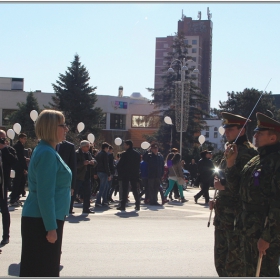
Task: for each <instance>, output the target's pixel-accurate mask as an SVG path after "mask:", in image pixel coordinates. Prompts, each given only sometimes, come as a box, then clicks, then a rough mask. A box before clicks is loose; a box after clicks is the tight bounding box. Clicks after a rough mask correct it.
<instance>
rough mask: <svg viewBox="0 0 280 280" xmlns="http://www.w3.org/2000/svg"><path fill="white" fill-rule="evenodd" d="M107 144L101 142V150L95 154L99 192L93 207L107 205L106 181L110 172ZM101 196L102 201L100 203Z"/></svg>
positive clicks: (108, 179) (109, 178)
mask: <svg viewBox="0 0 280 280" xmlns="http://www.w3.org/2000/svg"><path fill="white" fill-rule="evenodd" d="M109 146H110V145H109V144H108V143H107V142H103V143H102V146H101V148H102V150H101V151H100V152H99V153H98V154H97V155H96V158H95V159H96V161H97V166H96V168H95V172H96V173H97V174H96V175H97V176H98V178H99V180H100V186H99V192H98V195H97V198H96V201H95V207H101V206H108V200H107V193H108V187H109V185H108V181H110V180H111V172H110V168H109V159H108V150H109ZM101 198H102V203H101Z"/></svg>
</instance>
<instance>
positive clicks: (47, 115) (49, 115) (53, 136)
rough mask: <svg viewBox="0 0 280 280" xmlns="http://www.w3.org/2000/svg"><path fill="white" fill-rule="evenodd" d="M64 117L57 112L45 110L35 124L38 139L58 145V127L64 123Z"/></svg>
mask: <svg viewBox="0 0 280 280" xmlns="http://www.w3.org/2000/svg"><path fill="white" fill-rule="evenodd" d="M64 121H65V118H64V115H63V114H62V113H61V112H60V111H56V110H43V111H42V112H41V113H40V115H39V116H38V118H37V120H36V123H35V133H36V136H37V138H39V139H42V140H44V141H46V142H48V143H54V144H56V143H58V142H59V139H58V137H57V127H58V125H59V124H62V123H64Z"/></svg>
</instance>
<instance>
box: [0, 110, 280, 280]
mask: <svg viewBox="0 0 280 280" xmlns="http://www.w3.org/2000/svg"><path fill="white" fill-rule="evenodd" d="M222 116H223V119H224V125H223V127H224V128H225V137H226V139H227V141H228V142H227V143H226V145H227V149H226V151H225V153H224V157H223V158H222V160H221V162H220V164H219V172H218V173H217V171H216V170H215V166H214V164H213V162H212V152H211V151H208V150H204V151H202V152H201V154H200V155H201V159H200V160H199V161H198V163H196V162H195V160H194V159H192V161H191V163H190V164H189V165H188V166H186V164H185V162H184V160H182V157H181V155H180V154H179V152H178V150H177V149H176V148H173V149H171V151H170V153H169V154H168V155H167V156H166V158H164V157H163V155H162V154H161V153H160V152H159V145H158V144H157V143H151V145H150V147H149V148H148V149H147V150H146V151H145V152H144V153H143V154H142V155H141V154H140V153H139V152H138V151H137V150H135V149H134V148H133V142H132V141H131V140H125V141H124V142H123V149H124V151H122V152H118V153H117V154H116V156H115V157H114V149H113V147H112V146H111V145H110V144H109V143H107V142H103V143H102V145H101V147H100V150H98V149H96V147H94V146H93V145H92V144H91V143H90V142H89V141H88V140H82V141H81V142H80V143H79V147H78V149H75V146H74V144H73V143H70V142H68V141H66V135H67V132H68V127H67V125H66V124H65V118H64V116H63V114H62V113H61V112H58V111H55V110H44V111H42V112H41V114H40V115H39V117H38V119H37V121H36V123H35V132H36V136H37V137H38V139H40V140H39V141H38V145H37V147H36V148H35V149H34V151H33V152H32V151H30V149H24V145H25V143H26V140H27V136H26V134H24V133H21V134H19V136H18V138H19V139H18V141H17V143H16V144H15V145H13V146H11V145H9V142H8V141H7V139H6V132H5V131H3V130H0V168H1V172H0V175H1V176H0V184H1V190H2V191H1V195H0V207H1V213H2V223H3V239H2V241H1V244H2V245H5V244H8V243H9V238H10V232H9V228H10V215H9V209H8V195H7V193H8V190H10V189H11V190H12V191H11V194H10V201H9V203H10V205H12V206H22V205H21V202H20V200H19V199H20V197H21V196H25V195H26V191H25V184H26V177H27V176H28V190H29V195H28V197H27V198H26V200H25V203H24V205H23V210H22V226H21V234H22V256H21V269H20V276H23V277H32V276H34V277H38V276H59V263H60V255H61V244H62V235H63V225H64V221H65V217H66V216H67V215H72V214H74V211H73V210H74V203H75V202H79V203H82V204H83V208H82V209H83V213H84V214H94V213H95V211H94V210H96V209H97V208H99V207H109V205H110V204H112V203H115V202H118V204H117V205H115V206H116V207H117V208H116V209H117V210H120V211H125V210H126V207H127V206H128V204H127V203H128V202H129V192H130V191H131V192H132V194H133V196H134V200H135V211H139V210H140V202H141V200H143V202H144V203H145V204H148V205H155V206H162V205H164V204H165V203H168V202H169V200H168V198H169V199H170V200H173V198H172V193H174V197H175V199H179V201H180V202H181V203H184V202H187V200H186V199H185V197H184V192H183V190H184V188H185V183H186V180H185V176H184V172H185V171H186V170H185V169H188V171H189V179H190V182H191V186H200V188H201V190H200V191H199V192H198V193H197V194H196V195H195V196H194V201H195V203H197V201H198V199H200V197H201V196H203V197H204V199H205V204H206V205H208V203H209V206H210V207H209V209H210V210H211V211H212V210H214V211H215V217H214V226H215V231H214V236H215V244H214V260H215V267H216V270H217V273H218V275H219V276H220V277H248V276H250V277H251V276H255V273H259V275H260V276H264V277H267V276H274V277H277V276H279V270H278V259H279V255H280V253H279V252H280V251H279V249H280V237H279V236H280V231H279V224H280V177H279V176H280V175H279V174H280V170H279V168H280V160H279V158H280V157H279V155H280V146H279V145H280V143H279V141H280V123H279V122H277V121H276V120H273V119H271V118H269V117H268V116H266V115H263V114H261V113H257V119H258V125H257V128H256V129H255V135H254V137H255V139H256V147H257V148H256V147H254V146H253V145H252V144H251V143H250V142H249V141H248V139H247V136H246V124H247V122H249V121H250V120H248V119H246V118H244V117H242V116H239V115H234V114H231V113H226V112H223V113H222ZM13 177H14V178H13ZM11 178H13V184H12V188H11ZM164 180H165V181H166V182H167V186H166V187H165V188H163V181H164ZM211 186H213V187H215V189H216V191H218V192H217V195H216V192H215V195H214V199H213V200H211V201H210V197H209V188H210V187H211ZM117 193H119V200H118V201H114V199H113V194H114V196H116V195H117ZM158 193H159V194H160V197H161V203H159V201H158ZM143 196H144V197H143ZM94 198H95V199H94ZM92 203H94V208H93V207H91V204H92ZM210 217H211V216H210ZM34 244H35V245H34ZM54 244H55V246H54ZM34 248H36V250H35V249H34ZM46 258H48V259H51V260H52V261H50V262H46V261H45V259H46ZM260 263H261V265H260ZM258 266H259V267H258ZM256 270H257V271H258V272H256Z"/></svg>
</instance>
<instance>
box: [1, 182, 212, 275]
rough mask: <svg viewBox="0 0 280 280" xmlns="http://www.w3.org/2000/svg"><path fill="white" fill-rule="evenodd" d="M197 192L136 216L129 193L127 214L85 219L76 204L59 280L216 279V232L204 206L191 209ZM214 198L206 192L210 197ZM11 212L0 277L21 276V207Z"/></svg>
mask: <svg viewBox="0 0 280 280" xmlns="http://www.w3.org/2000/svg"><path fill="white" fill-rule="evenodd" d="M197 192H198V189H197V188H194V189H187V190H185V191H184V195H185V198H186V199H188V200H189V201H188V202H185V203H184V204H182V203H180V202H179V201H178V200H174V201H172V202H169V203H167V204H165V205H164V206H163V207H162V206H149V205H144V204H141V209H140V211H139V212H136V211H135V210H134V203H133V202H134V201H133V195H132V193H130V200H131V202H130V203H129V207H127V210H126V211H125V212H121V211H118V210H116V207H115V205H116V204H117V203H114V204H112V205H111V206H110V208H105V207H104V208H98V209H95V211H96V213H95V214H89V215H85V214H82V204H79V203H75V204H74V211H75V214H74V215H71V216H69V217H67V219H66V222H65V225H64V235H63V244H62V256H61V271H60V276H61V277H74V278H77V277H91V278H110V277H112V278H124V277H125V278H127V277H130V278H139V277H140V278H155V277H157V278H165V277H168V278H179V277H182V278H186V277H191V278H193V277H211V278H213V277H217V273H216V270H215V266H214V258H213V248H214V227H213V225H211V226H210V227H207V224H208V219H209V213H210V211H209V208H208V206H205V205H204V204H203V203H204V200H203V199H202V198H201V199H200V200H199V201H198V204H195V203H194V200H193V196H194V195H195V194H196V193H197ZM213 193H214V191H213V190H210V197H212V196H213ZM115 199H118V198H117V197H115ZM159 200H160V199H159ZM160 202H161V201H160ZM92 206H94V204H92ZM10 211H11V212H10V213H11V237H10V243H9V244H7V245H5V246H3V247H2V248H1V249H2V253H1V254H0V259H1V261H0V277H17V276H18V274H19V266H20V254H21V236H20V218H21V207H17V208H15V207H10Z"/></svg>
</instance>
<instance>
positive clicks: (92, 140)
mask: <svg viewBox="0 0 280 280" xmlns="http://www.w3.org/2000/svg"><path fill="white" fill-rule="evenodd" d="M87 139H88V141H89V142H90V143H91V144H93V143H94V140H95V137H94V135H93V134H92V133H89V134H88V136H87Z"/></svg>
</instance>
